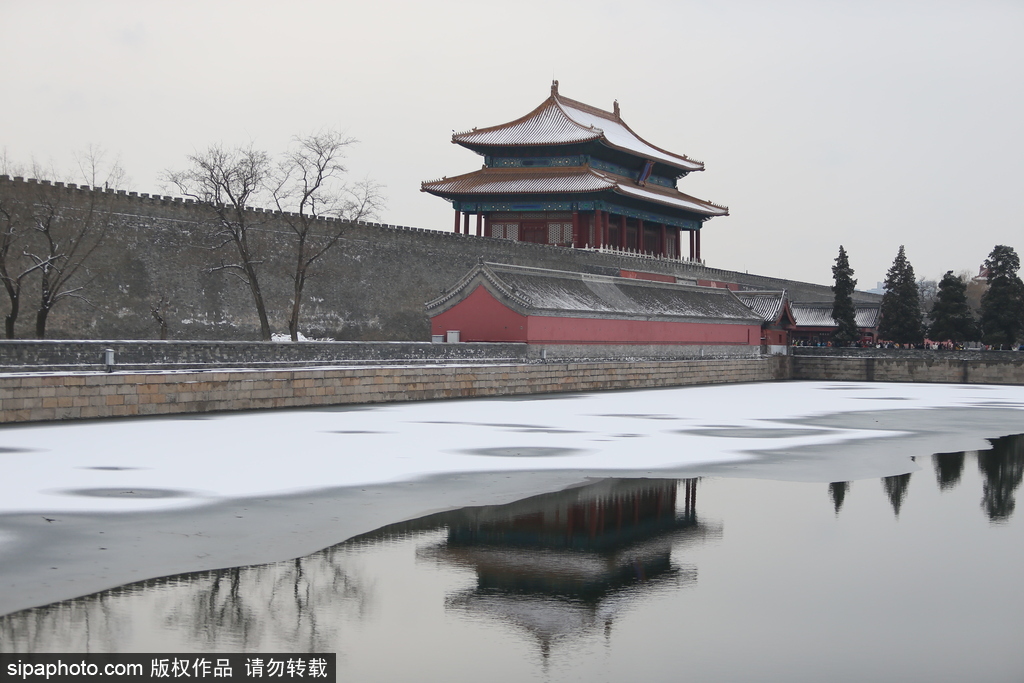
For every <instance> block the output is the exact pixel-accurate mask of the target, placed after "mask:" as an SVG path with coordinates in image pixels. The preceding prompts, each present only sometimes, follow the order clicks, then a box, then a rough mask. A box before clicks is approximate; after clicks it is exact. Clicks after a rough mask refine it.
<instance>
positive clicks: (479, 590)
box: [420, 479, 721, 655]
mask: <svg viewBox="0 0 1024 683" xmlns="http://www.w3.org/2000/svg"><path fill="white" fill-rule="evenodd" d="M697 482H698V480H697V479H687V480H683V481H682V482H680V481H677V480H657V479H639V480H608V481H604V482H601V483H598V484H594V485H591V486H587V487H583V488H579V489H572V490H568V491H562V492H559V493H553V494H548V495H543V496H537V497H535V498H530V499H527V500H524V501H520V502H517V503H513V504H511V505H507V506H501V507H498V508H488V509H482V510H479V511H476V513H475V514H473V515H472V518H471V519H465V520H462V521H459V522H456V523H452V524H450V525H449V527H448V534H447V538H446V539H445V540H444V541H443V542H441V543H439V544H437V545H435V546H433V547H429V548H426V549H424V550H422V551H421V552H420V557H421V558H422V559H433V560H435V561H437V562H440V563H445V564H450V565H454V566H457V567H461V568H468V569H472V570H473V571H474V572H475V573H476V577H477V585H476V587H474V588H472V589H469V590H464V591H461V592H458V593H455V594H453V595H450V596H449V597H448V598H447V600H446V607H447V608H448V609H450V610H457V611H463V612H466V613H469V614H472V615H475V616H486V617H489V618H497V619H500V620H503V621H506V622H509V623H511V624H514V625H515V626H517V627H519V628H522V629H525V630H526V631H528V632H529V633H531V634H532V635H533V636H534V637H535V638H536V639H537V640H538V641H539V645H540V648H541V651H542V652H543V653H544V654H545V655H547V654H548V653H549V652H550V647H551V645H552V644H553V643H554V642H555V641H557V640H560V639H563V638H566V637H569V636H579V635H583V634H585V633H587V632H589V631H592V630H593V629H599V628H603V629H605V631H606V632H608V631H610V629H611V627H612V622H613V620H614V618H615V616H616V614H617V613H619V612H620V611H621V610H622V609H623V607H624V606H625V605H626V604H627V603H629V602H630V601H632V600H634V599H636V598H637V597H640V596H641V595H643V594H646V593H650V592H651V591H655V590H658V589H664V588H672V589H675V588H679V587H681V586H683V585H686V584H689V583H693V582H695V581H696V580H697V570H696V568H695V567H693V566H689V565H685V564H683V565H680V564H674V563H673V561H672V551H673V549H674V548H679V547H680V545H684V544H686V543H687V542H692V541H703V540H705V539H707V538H708V537H709V536H718V535H720V533H721V531H720V527H718V526H715V525H711V526H709V525H707V524H704V523H701V522H699V521H698V518H697V513H696V503H697ZM680 495H681V496H682V500H681V501H680V500H678V498H679V496H680Z"/></svg>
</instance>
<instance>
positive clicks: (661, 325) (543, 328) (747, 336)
mask: <svg viewBox="0 0 1024 683" xmlns="http://www.w3.org/2000/svg"><path fill="white" fill-rule="evenodd" d="M528 332H529V337H528V340H529V341H530V342H532V343H534V344H744V345H747V344H750V345H759V344H760V343H761V326H760V325H723V324H719V323H681V322H665V321H650V320H618V319H604V318H552V317H548V316H539V315H535V316H530V318H529V329H528Z"/></svg>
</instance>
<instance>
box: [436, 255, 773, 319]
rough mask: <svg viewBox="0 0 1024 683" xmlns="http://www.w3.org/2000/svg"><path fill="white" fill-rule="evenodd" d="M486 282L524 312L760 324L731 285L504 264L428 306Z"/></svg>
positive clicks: (444, 303)
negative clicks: (703, 285)
mask: <svg viewBox="0 0 1024 683" xmlns="http://www.w3.org/2000/svg"><path fill="white" fill-rule="evenodd" d="M481 283H484V284H485V286H486V285H489V287H488V288H489V289H490V290H492V291H493V292H495V293H497V294H498V295H499V296H500V298H501V299H502V300H503V301H504V302H505V303H506V305H508V306H510V307H511V308H513V309H516V310H518V311H519V312H521V313H523V314H524V315H556V316H571V317H584V318H586V317H600V318H608V317H613V318H626V319H642V320H650V319H663V318H664V319H675V320H679V319H684V320H698V321H701V322H708V321H720V322H730V323H747V324H750V323H751V322H757V323H760V319H758V317H757V316H756V315H754V314H753V313H752V312H751V311H750V309H749V308H747V307H746V306H744V305H743V304H742V303H741V302H740V300H739V299H737V298H736V296H735V295H734V294H733V293H732V292H730V291H729V290H727V289H713V288H709V287H696V286H693V285H683V284H674V283H666V282H654V281H649V280H634V279H630V278H622V277H612V276H607V275H590V274H587V273H572V272H565V271H559V270H547V269H543V268H527V267H525V266H511V265H505V264H498V263H485V264H481V265H479V266H477V267H476V268H474V269H473V270H472V271H470V272H469V274H467V275H466V276H465V277H464V278H462V280H460V281H459V283H458V284H456V285H455V287H453V288H452V289H451V290H449V291H448V293H446V294H445V295H444V296H442V297H440V298H438V299H435V300H434V301H431V302H429V303H428V304H427V309H428V310H429V311H430V313H431V315H437V314H438V313H441V312H443V311H444V310H447V309H448V308H451V307H452V306H454V305H455V304H456V303H458V302H459V301H461V300H462V299H463V298H464V297H466V296H468V295H469V294H470V293H471V292H472V291H473V290H475V289H476V286H477V285H478V284H481Z"/></svg>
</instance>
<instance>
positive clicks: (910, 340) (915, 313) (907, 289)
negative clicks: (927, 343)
mask: <svg viewBox="0 0 1024 683" xmlns="http://www.w3.org/2000/svg"><path fill="white" fill-rule="evenodd" d="M881 317H882V320H881V322H880V323H879V325H878V336H879V337H881V338H882V339H885V340H888V341H893V342H896V343H898V344H917V343H920V342H922V341H924V323H923V320H922V316H921V298H920V294H919V293H918V291H917V280H916V279H915V277H914V267H913V266H912V265H910V261H908V260H907V255H906V252H905V251H904V249H903V245H900V250H899V253H897V254H896V258H895V260H893V262H892V267H890V268H889V272H888V273H886V275H885V294H884V295H883V296H882V310H881Z"/></svg>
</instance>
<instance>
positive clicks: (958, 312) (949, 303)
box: [928, 270, 981, 342]
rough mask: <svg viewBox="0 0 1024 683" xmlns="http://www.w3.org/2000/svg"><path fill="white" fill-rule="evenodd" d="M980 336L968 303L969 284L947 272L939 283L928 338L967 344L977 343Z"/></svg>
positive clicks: (951, 272) (949, 271)
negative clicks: (968, 342) (969, 342)
mask: <svg viewBox="0 0 1024 683" xmlns="http://www.w3.org/2000/svg"><path fill="white" fill-rule="evenodd" d="M980 336H981V335H980V334H979V330H978V324H977V323H976V322H975V321H974V316H973V315H971V307H970V306H969V305H968V303H967V283H966V282H964V281H963V280H961V279H960V278H959V277H957V276H956V275H953V271H951V270H947V271H946V274H945V275H943V276H942V281H941V282H939V293H938V295H937V296H936V299H935V305H934V306H933V307H932V325H931V327H930V328H929V329H928V337H929V338H931V339H934V340H935V341H953V342H965V341H977V340H978V339H979V338H980Z"/></svg>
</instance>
